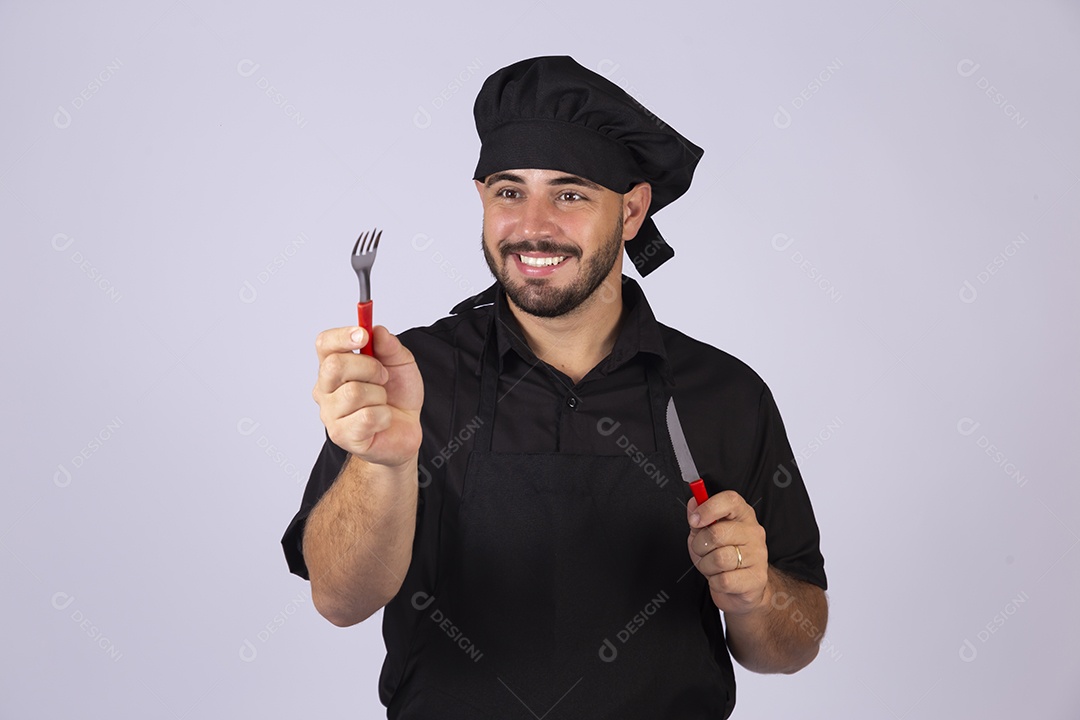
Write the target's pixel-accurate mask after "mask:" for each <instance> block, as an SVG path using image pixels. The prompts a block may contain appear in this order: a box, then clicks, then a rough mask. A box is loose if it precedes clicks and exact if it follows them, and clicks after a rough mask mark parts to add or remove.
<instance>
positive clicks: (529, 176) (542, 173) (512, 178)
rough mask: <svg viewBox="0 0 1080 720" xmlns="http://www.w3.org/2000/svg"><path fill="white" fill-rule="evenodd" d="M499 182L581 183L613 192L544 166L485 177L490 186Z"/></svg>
mask: <svg viewBox="0 0 1080 720" xmlns="http://www.w3.org/2000/svg"><path fill="white" fill-rule="evenodd" d="M497 182H513V183H520V184H522V185H556V186H557V185H579V186H581V187H586V188H589V189H592V190H605V191H607V192H612V191H611V190H608V188H605V187H603V186H601V185H598V184H597V183H595V182H593V181H592V180H589V179H588V178H584V177H581V176H580V175H575V174H573V173H568V172H564V171H562V170H547V169H543V168H515V169H513V170H500V171H499V172H495V173H492V174H490V175H488V176H487V177H486V178H484V185H487V186H488V187H490V186H491V185H494V184H495V183H497Z"/></svg>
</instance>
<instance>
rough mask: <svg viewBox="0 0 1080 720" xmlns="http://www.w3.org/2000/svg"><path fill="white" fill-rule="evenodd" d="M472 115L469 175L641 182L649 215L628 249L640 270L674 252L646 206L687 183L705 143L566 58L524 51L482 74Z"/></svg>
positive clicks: (663, 201)
mask: <svg viewBox="0 0 1080 720" xmlns="http://www.w3.org/2000/svg"><path fill="white" fill-rule="evenodd" d="M473 114H474V115H475V116H476V132H477V134H478V135H480V145H481V147H480V161H479V162H478V163H477V165H476V173H475V174H474V175H473V177H474V178H476V179H477V180H481V181H482V180H483V179H484V178H486V177H487V176H488V175H491V174H492V173H496V172H500V171H503V170H512V169H516V168H523V169H524V168H539V169H543V170H561V171H563V172H567V173H570V174H572V175H579V176H581V177H583V178H586V179H588V180H592V181H593V182H595V183H597V184H599V185H603V186H604V187H606V188H608V189H609V190H612V191H614V192H617V193H625V192H626V191H628V190H629V189H630V188H632V187H633V186H634V185H635V184H637V183H639V182H647V183H649V184H650V185H651V186H652V204H651V205H650V206H649V216H648V217H647V218H646V219H645V222H644V224H643V225H642V226H641V229H640V230H639V231H638V234H637V236H636V237H635V238H633V239H632V240H628V241H627V243H626V252H627V254H628V255H629V256H630V259H631V260H632V261H633V263H634V266H635V267H636V268H637V270H638V272H639V273H641V275H643V276H644V275H648V274H649V273H650V272H652V271H653V270H655V269H656V268H658V267H659V266H660V265H661V264H663V263H664V262H666V261H667V260H669V259H670V258H671V257H672V256H674V255H675V251H674V250H672V249H671V247H670V246H669V245H668V244H667V243H666V242H665V241H664V238H663V236H662V235H660V231H659V230H657V229H656V224H655V223H653V221H652V215H653V213H655V212H657V211H658V210H660V209H661V208H663V207H665V206H666V205H668V204H669V203H671V202H673V201H674V200H676V199H678V198H679V197H680V196H681V195H682V194H683V193H684V192H686V190H687V188H689V187H690V181H691V179H692V178H693V176H694V168H695V167H697V164H698V160H700V159H701V156H702V154H703V153H704V152H705V151H704V150H702V149H701V148H699V147H698V146H697V145H694V144H693V143H692V142H690V141H689V140H687V139H686V138H684V137H683V136H682V135H680V134H679V133H677V132H675V130H674V129H673V128H672V127H671V126H670V125H668V124H667V123H665V122H664V121H663V120H661V119H660V118H658V117H657V116H656V115H654V114H653V113H651V112H649V110H648V109H646V108H645V106H644V105H642V104H641V103H639V102H638V101H637V100H635V99H634V98H632V97H630V95H628V94H627V93H626V92H625V91H624V90H623V89H622V88H620V87H619V86H618V85H616V84H615V83H613V82H611V81H610V80H608V79H607V78H605V77H603V76H602V75H598V74H597V73H595V72H593V71H591V70H588V69H586V68H584V67H582V66H581V65H579V64H578V63H577V62H575V61H574V59H573V58H570V57H565V56H564V57H538V58H532V59H530V60H522V61H521V62H517V63H514V64H513V65H509V66H507V67H505V68H503V69H502V70H498V71H497V72H495V73H494V74H493V75H492V76H491V77H489V78H488V79H487V80H485V81H484V86H483V87H482V88H480V94H479V95H477V96H476V104H475V105H474V106H473Z"/></svg>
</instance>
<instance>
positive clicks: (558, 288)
mask: <svg viewBox="0 0 1080 720" xmlns="http://www.w3.org/2000/svg"><path fill="white" fill-rule="evenodd" d="M475 114H476V120H477V130H478V132H479V135H480V139H481V145H482V148H481V152H480V160H479V163H478V166H477V169H476V173H475V175H474V177H475V183H476V188H477V191H478V193H479V195H480V198H481V201H482V203H483V207H484V222H483V238H482V247H483V252H484V255H485V258H486V259H487V262H488V264H489V266H490V268H491V271H492V273H493V275H494V276H495V278H496V280H497V282H496V283H495V285H493V286H492V287H491V288H489V290H488V291H486V292H485V293H482V294H481V296H478V297H477V298H472V299H470V300H469V301H466V302H464V303H462V304H461V305H459V306H458V307H457V308H455V309H454V311H453V312H454V313H455V314H454V315H453V316H452V317H450V318H445V319H443V320H440V321H439V322H438V323H436V324H435V325H433V326H431V327H429V328H420V329H413V330H409V331H407V332H405V333H402V335H401V338H400V339H399V338H396V337H394V336H393V335H391V334H390V333H389V332H388V331H387V330H386V329H385V328H382V327H378V328H376V329H375V331H374V334H373V337H371V338H368V337H367V336H366V333H365V332H364V331H363V330H360V329H359V328H339V329H335V330H328V331H326V332H323V333H322V334H320V335H319V338H318V341H317V350H318V355H319V361H320V365H319V376H318V381H317V383H316V386H315V389H314V392H313V394H314V397H315V399H316V401H317V402H318V403H319V406H320V410H321V418H322V421H323V423H324V424H325V426H326V429H327V435H328V439H327V442H326V444H325V445H324V448H323V452H322V454H321V455H320V457H319V460H318V462H317V463H316V465H315V468H314V470H313V471H312V475H311V479H310V481H309V484H308V487H307V490H306V492H305V494H304V500H303V504H302V506H301V509H300V512H299V513H298V514H297V516H296V518H295V519H294V520H293V523H292V524H291V525H290V527H289V529H288V531H287V532H286V534H285V537H284V538H283V540H282V542H283V545H284V547H285V552H286V556H287V558H288V560H289V565H290V568H291V569H292V570H293V572H296V573H297V574H299V575H301V576H303V577H310V579H311V583H312V598H313V600H314V604H315V606H316V607H317V608H318V610H319V612H320V613H322V614H323V615H324V616H325V617H326V618H327V619H329V620H330V621H331V622H333V623H334V624H336V625H341V626H347V625H352V624H354V623H357V622H360V621H362V620H364V619H366V618H367V617H369V616H370V615H372V614H373V613H375V612H376V611H377V610H379V609H380V608H385V612H384V618H383V634H384V638H385V641H386V647H387V658H386V662H385V664H384V666H383V672H382V677H381V680H380V697H381V699H382V700H383V702H384V704H386V705H387V707H388V713H389V716H390V717H392V718H488V717H490V718H500V719H502V718H517V717H520V718H529V717H549V718H586V717H587V718H605V717H611V718H638V717H640V718H723V717H727V716H728V715H729V714H730V713H731V710H732V708H733V706H734V702H735V687H734V673H733V670H732V665H731V659H730V658H731V656H734V657H735V659H736V660H738V661H739V663H740V664H742V665H743V666H745V667H747V668H749V669H751V670H755V671H758V672H795V671H797V670H799V669H800V668H802V667H804V666H805V665H806V664H807V663H809V662H810V661H811V660H812V659H813V658H814V656H815V655H816V653H817V649H818V642H819V640H820V637H821V633H822V632H823V630H824V627H825V620H826V602H825V595H824V589H825V587H826V583H825V573H824V561H823V559H822V557H821V554H820V552H819V550H818V530H817V525H816V523H815V520H814V516H813V511H812V509H811V506H810V502H809V498H808V497H807V494H806V491H805V488H804V486H803V483H802V479H801V477H800V476H799V473H798V470H797V468H796V467H795V466H794V463H792V462H791V457H792V453H791V449H790V446H789V444H788V441H787V438H786V436H785V434H784V428H783V424H782V422H781V420H780V416H779V413H778V411H777V409H776V406H775V404H774V403H773V400H772V396H771V394H770V393H769V390H768V388H767V387H766V386H765V384H764V383H763V382H762V381H761V379H760V378H758V376H757V375H756V374H754V372H753V371H752V370H750V369H749V368H748V367H746V366H745V365H743V364H742V363H740V362H739V361H738V360H736V359H735V358H733V357H731V356H729V355H727V354H725V353H723V352H721V351H719V350H717V349H715V348H711V347H709V346H707V345H704V344H702V343H699V342H697V341H695V340H692V339H691V338H689V337H687V336H685V335H683V334H681V333H679V332H677V331H675V330H673V329H671V328H668V327H666V326H663V325H660V324H659V323H657V321H656V320H655V319H654V317H653V315H652V312H651V310H650V309H649V306H648V303H647V302H646V300H645V298H644V296H643V295H642V293H641V291H640V289H639V288H638V286H637V284H636V283H635V282H634V281H632V280H630V279H628V278H625V277H623V276H622V264H623V260H622V249H623V248H624V247H625V248H626V250H627V252H628V254H630V256H631V257H632V258H633V259H634V261H635V264H636V265H637V267H638V269H639V271H641V273H642V274H643V275H645V274H647V273H649V272H651V271H652V270H653V269H655V267H656V266H658V265H659V264H660V263H662V262H664V261H665V260H667V259H668V258H670V257H671V256H672V255H673V252H672V251H671V249H670V248H669V247H668V246H667V244H666V243H665V241H664V239H663V238H662V237H661V235H660V234H659V232H658V231H657V229H656V226H655V225H654V223H653V221H652V215H653V213H655V212H656V210H658V209H660V208H662V207H664V206H665V205H667V204H668V203H670V202H672V201H673V200H675V199H676V198H678V197H679V196H681V195H682V194H683V193H684V192H685V191H686V189H687V188H688V187H689V184H690V180H691V177H692V175H693V171H694V168H695V167H696V165H697V162H698V160H699V159H700V157H701V154H702V150H701V149H700V148H698V147H697V146H695V145H693V144H692V143H690V142H689V141H688V140H686V139H685V138H683V137H682V136H681V135H679V134H678V133H677V132H675V131H674V130H673V129H672V128H671V127H669V126H668V125H666V124H665V123H663V122H662V121H661V120H659V119H658V118H657V117H656V116H655V115H653V114H652V113H650V112H649V111H648V110H646V109H645V108H644V107H642V106H641V105H640V104H639V103H637V102H636V101H635V100H633V98H631V97H630V96H629V95H627V94H626V93H625V92H624V91H622V90H621V89H620V88H618V87H617V86H615V85H614V84H613V83H611V82H609V81H607V80H606V79H605V78H603V77H601V76H599V75H597V74H595V73H593V72H590V71H588V70H586V69H585V68H583V67H581V66H580V65H578V64H577V63H575V62H574V61H573V60H571V59H570V58H566V57H548V58H535V59H532V60H526V61H522V62H520V63H516V64H514V65H511V66H509V67H507V68H504V69H502V70H500V71H498V72H496V73H495V74H494V75H492V76H491V77H490V78H488V80H487V81H486V82H485V84H484V86H483V88H482V89H481V91H480V94H479V96H478V97H477V101H476V106H475ZM368 342H372V343H374V345H373V348H374V357H366V356H363V355H360V354H355V353H354V352H353V351H354V350H357V349H358V348H360V347H362V346H364V345H365V344H366V343H368ZM669 398H674V400H675V401H676V403H677V406H678V409H679V413H680V416H681V419H682V423H683V428H684V430H685V432H686V434H687V437H688V441H689V445H690V448H691V451H692V455H693V458H694V460H695V462H696V464H697V467H698V469H699V470H700V471H701V473H702V476H703V478H704V480H705V482H706V485H707V487H708V490H709V494H710V495H711V497H710V498H709V499H708V500H707V501H706V502H705V503H704V504H702V505H700V506H699V505H698V503H697V502H696V501H695V500H694V499H693V498H692V497H691V496H690V491H689V489H688V488H687V487H686V484H685V483H683V482H681V481H680V480H679V477H680V474H679V469H678V467H677V465H676V460H675V457H674V453H673V448H672V442H671V440H670V437H669V434H668V428H667V426H666V423H665V421H664V417H665V408H666V405H667V402H668V399H669ZM684 542H685V545H684ZM721 613H722V614H723V623H722V621H721ZM807 620H808V621H809V623H808V622H807ZM725 625H726V631H725V627H724V626H725ZM729 651H730V655H729Z"/></svg>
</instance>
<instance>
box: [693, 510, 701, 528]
mask: <svg viewBox="0 0 1080 720" xmlns="http://www.w3.org/2000/svg"><path fill="white" fill-rule="evenodd" d="M699 523H701V516H700V515H698V514H697V513H694V514H693V515H691V516H690V524H691V525H693V526H694V527H697V526H698V524H699Z"/></svg>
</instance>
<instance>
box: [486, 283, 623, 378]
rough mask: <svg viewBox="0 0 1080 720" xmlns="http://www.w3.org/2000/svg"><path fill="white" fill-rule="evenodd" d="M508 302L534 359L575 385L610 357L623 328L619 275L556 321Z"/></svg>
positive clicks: (555, 318)
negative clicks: (559, 372) (537, 315)
mask: <svg viewBox="0 0 1080 720" xmlns="http://www.w3.org/2000/svg"><path fill="white" fill-rule="evenodd" d="M507 302H508V304H509V305H510V311H511V312H512V313H513V314H514V317H515V318H516V319H517V321H518V324H519V325H520V326H521V331H522V332H523V333H524V335H525V341H526V342H527V343H528V344H529V348H530V349H531V350H532V351H533V353H535V354H536V357H538V358H539V359H540V360H542V361H544V362H546V363H547V364H548V365H550V366H552V367H553V368H555V369H557V370H559V371H561V372H563V373H565V374H566V375H567V376H569V377H570V379H571V380H573V381H574V383H575V384H577V383H578V382H580V381H581V379H582V378H583V377H585V376H586V375H587V374H588V373H589V371H590V370H592V369H593V368H594V367H596V366H597V365H598V364H599V363H600V361H601V360H603V359H604V358H606V357H607V356H608V355H609V354H610V353H611V349H612V348H613V347H615V340H616V338H618V336H619V328H620V327H621V325H622V317H623V302H622V282H621V278H620V277H619V276H618V275H614V276H613V277H612V276H609V277H608V278H607V279H606V280H604V284H603V285H601V286H600V287H599V288H598V289H597V291H596V292H595V293H593V294H592V295H591V296H590V297H589V298H588V299H587V300H586V301H585V302H584V303H582V304H581V305H579V306H578V307H577V308H576V309H575V310H573V311H572V312H569V313H567V314H565V315H560V316H559V317H554V318H542V317H536V316H535V315H530V314H528V313H526V312H525V311H524V310H522V309H521V308H519V307H518V306H517V305H515V304H514V302H513V301H512V300H510V298H507Z"/></svg>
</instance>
